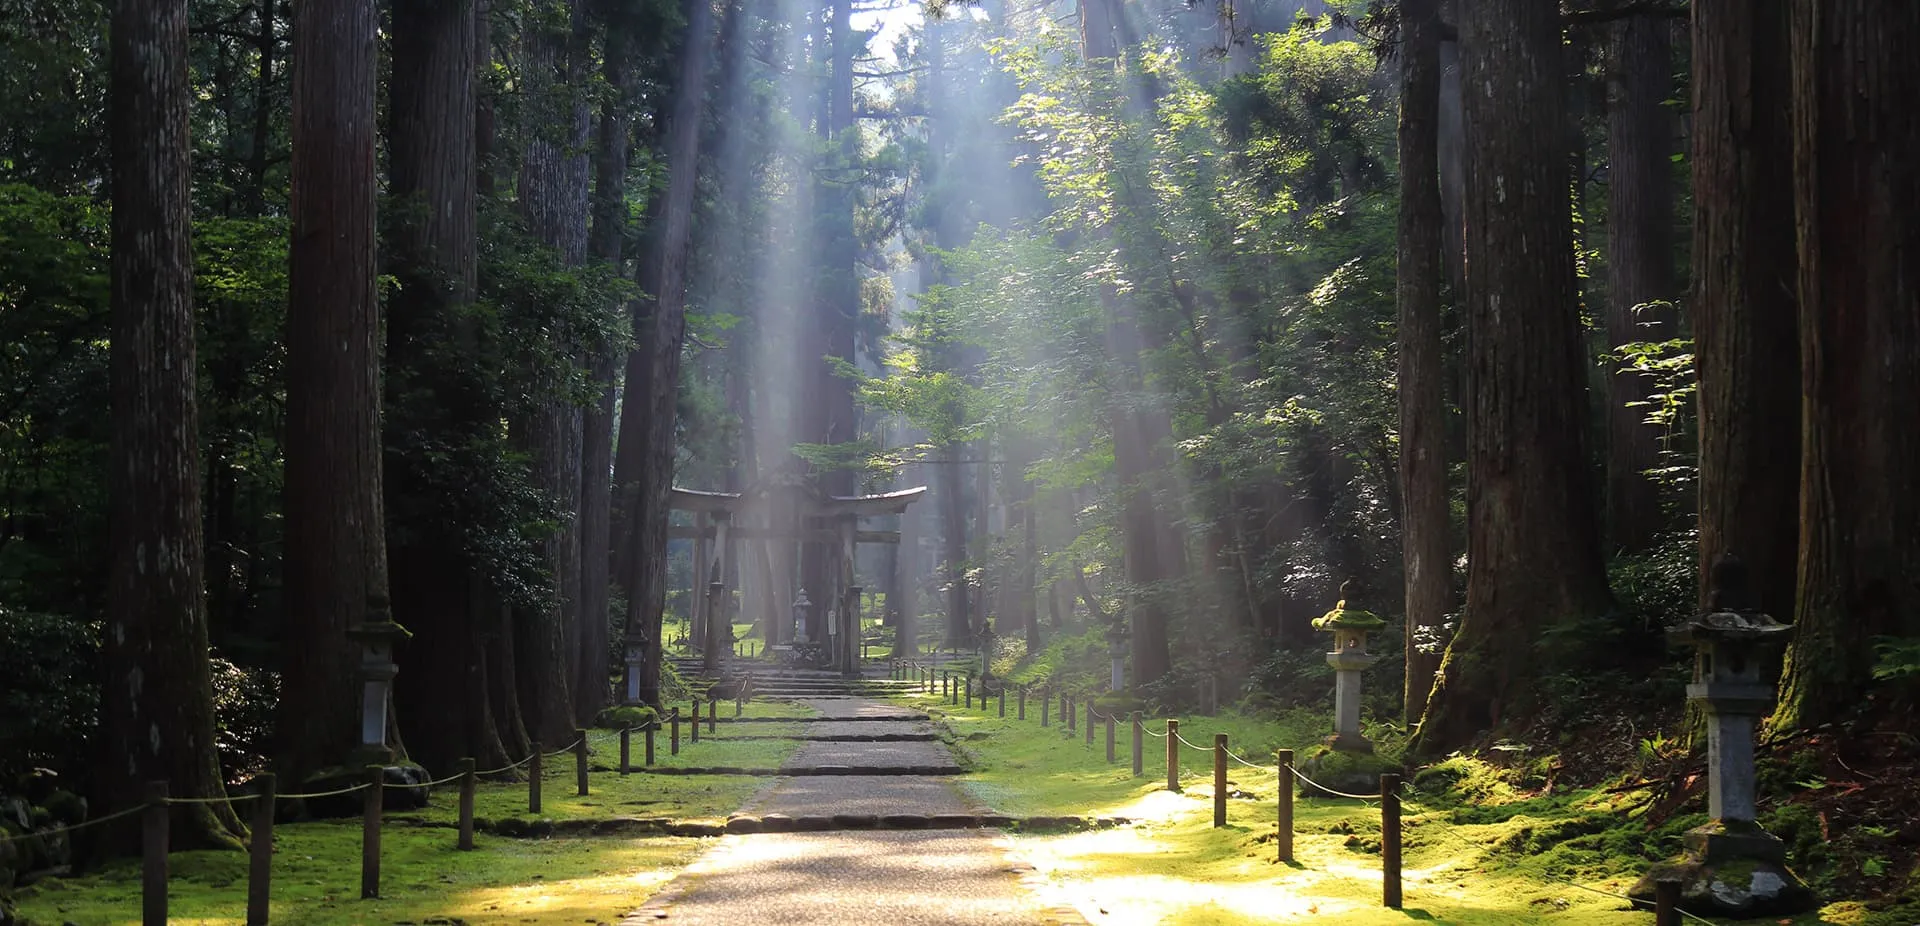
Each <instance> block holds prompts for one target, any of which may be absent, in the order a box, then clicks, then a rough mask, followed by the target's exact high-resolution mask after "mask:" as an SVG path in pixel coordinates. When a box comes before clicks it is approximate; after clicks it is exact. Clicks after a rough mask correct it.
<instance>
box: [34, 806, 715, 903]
mask: <svg viewBox="0 0 1920 926" xmlns="http://www.w3.org/2000/svg"><path fill="white" fill-rule="evenodd" d="M700 843H701V840H697V839H673V838H659V839H620V840H608V839H549V840H518V839H507V838H504V837H492V836H486V835H480V836H478V837H476V839H475V850H474V851H472V852H459V851H455V849H454V833H453V831H452V830H449V829H440V828H421V827H407V826H389V827H387V828H386V830H385V832H384V833H383V834H382V836H381V872H382V879H381V899H378V900H361V899H360V864H359V859H360V825H359V822H358V821H329V822H321V823H302V824H296V825H291V826H283V827H280V828H278V832H277V833H276V838H275V852H274V866H273V905H272V913H271V916H272V921H273V922H274V923H279V924H311V926H335V924H348V923H353V924H359V923H368V924H372V923H380V924H386V923H397V922H414V923H421V922H430V921H431V920H430V918H432V917H442V918H446V920H447V921H448V922H451V921H452V920H454V919H458V920H462V921H465V922H467V923H469V924H474V926H480V924H494V923H501V924H504V923H515V924H527V923H531V924H538V926H545V924H560V923H569V924H579V923H609V922H612V921H614V920H615V919H618V918H619V916H620V915H621V914H622V913H624V912H626V911H630V910H632V909H634V908H635V907H638V906H639V905H640V904H641V903H642V902H644V901H645V900H646V898H647V897H648V896H650V895H652V894H653V893H654V891H656V890H658V889H659V887H660V886H661V885H663V884H665V883H666V882H667V881H668V880H669V879H671V878H672V877H673V874H674V872H675V871H677V870H678V869H679V868H680V867H681V866H683V865H685V864H686V863H687V862H688V861H690V860H691V859H692V858H693V856H694V855H695V854H696V853H697V852H698V851H699V848H700ZM168 864H169V866H170V868H171V873H172V875H173V877H172V879H171V881H170V882H169V884H170V892H169V909H168V912H169V917H168V922H170V923H178V924H195V926H216V924H218V926H227V924H238V923H241V922H243V921H244V919H245V913H246V897H247V857H246V855H245V854H243V853H238V852H179V853H175V854H174V855H172V856H171V857H170V858H169V859H168ZM19 912H20V914H21V915H22V916H24V917H26V918H27V920H28V921H29V922H34V923H55V924H58V923H69V922H70V923H77V924H82V926H95V924H122V923H138V922H140V865H139V862H138V860H129V861H125V862H120V863H116V864H114V865H112V866H110V867H108V868H106V869H105V870H103V871H100V872H98V873H96V874H92V875H89V876H87V877H84V878H74V879H54V880H50V881H46V882H43V883H41V884H39V885H36V886H34V887H32V888H29V889H28V890H27V891H26V892H25V893H24V894H23V895H22V896H21V897H20V898H19Z"/></svg>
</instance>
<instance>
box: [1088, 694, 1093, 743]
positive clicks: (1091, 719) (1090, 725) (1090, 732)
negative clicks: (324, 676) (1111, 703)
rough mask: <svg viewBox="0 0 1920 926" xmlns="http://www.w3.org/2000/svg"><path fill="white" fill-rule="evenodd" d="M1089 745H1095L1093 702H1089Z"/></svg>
mask: <svg viewBox="0 0 1920 926" xmlns="http://www.w3.org/2000/svg"><path fill="white" fill-rule="evenodd" d="M1087 745H1089V746H1091V745H1093V702H1092V701H1088V702H1087Z"/></svg>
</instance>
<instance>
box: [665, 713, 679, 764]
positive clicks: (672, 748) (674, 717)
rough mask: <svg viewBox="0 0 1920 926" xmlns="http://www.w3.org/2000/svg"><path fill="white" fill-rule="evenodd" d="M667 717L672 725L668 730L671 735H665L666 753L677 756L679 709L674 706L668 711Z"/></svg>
mask: <svg viewBox="0 0 1920 926" xmlns="http://www.w3.org/2000/svg"><path fill="white" fill-rule="evenodd" d="M667 719H668V721H670V722H671V724H672V727H673V728H672V730H670V731H669V733H670V734H671V735H669V736H668V737H667V755H670V756H677V755H679V754H680V709H679V708H677V707H676V708H673V709H672V710H671V711H669V712H668V713H667Z"/></svg>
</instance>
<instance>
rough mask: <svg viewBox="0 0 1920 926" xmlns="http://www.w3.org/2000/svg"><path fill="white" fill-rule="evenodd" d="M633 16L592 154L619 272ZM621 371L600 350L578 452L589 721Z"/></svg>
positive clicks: (606, 601) (599, 225)
mask: <svg viewBox="0 0 1920 926" xmlns="http://www.w3.org/2000/svg"><path fill="white" fill-rule="evenodd" d="M636 12H637V11H636V10H634V9H632V8H630V7H627V6H616V7H615V8H614V9H613V11H612V15H611V17H610V19H609V20H608V22H607V29H606V57H605V61H604V63H603V65H602V70H601V76H602V77H603V78H604V79H605V81H606V84H607V86H608V87H609V88H610V89H611V91H612V93H611V95H610V96H609V97H608V98H607V100H606V102H604V103H603V104H601V107H600V125H599V135H598V139H597V142H596V144H595V147H594V156H593V228H592V232H591V235H590V237H589V239H588V241H587V250H588V252H589V254H590V256H591V257H592V258H593V259H594V260H597V261H602V262H605V263H606V264H608V265H610V266H611V267H612V268H613V271H614V273H615V274H619V273H620V272H621V270H622V269H623V267H624V261H625V254H624V253H623V252H624V247H623V246H624V243H625V241H626V235H627V208H628V207H627V171H628V169H629V166H630V163H629V162H630V160H631V151H632V147H633V145H632V141H633V112H634V110H635V108H636V107H637V106H638V103H639V99H638V98H639V77H640V74H639V68H637V67H636V66H635V64H636V62H635V61H634V60H632V59H633V57H634V55H635V54H636V52H637V45H636V41H637V39H638V36H637V35H636V34H635V32H636V23H635V22H634V16H635V14H636ZM618 372H619V365H618V361H617V358H615V357H614V356H613V355H612V354H611V353H607V352H596V353H595V355H594V356H593V358H592V359H591V361H590V373H591V376H592V381H593V383H594V385H595V393H596V395H597V398H596V400H595V403H594V405H592V406H591V407H589V408H587V409H586V412H585V415H584V416H583V419H582V422H581V448H580V634H579V637H580V648H579V654H578V656H577V660H578V665H579V671H578V672H577V674H576V675H575V677H574V680H573V696H574V716H575V717H576V718H577V719H578V720H579V721H580V722H581V723H586V722H588V721H590V720H591V719H592V718H593V717H594V715H595V714H598V713H599V712H600V709H601V708H603V707H605V706H606V705H607V700H608V694H609V691H608V684H609V672H610V668H611V666H610V665H609V659H610V658H611V656H610V654H609V650H608V643H609V642H610V641H609V640H608V635H609V633H610V632H611V631H610V627H611V615H610V612H609V608H610V606H611V602H610V597H611V593H612V583H613V575H612V555H613V551H612V542H613V472H612V470H613V423H614V418H613V416H614V409H615V407H616V397H617V392H618V388H617V386H616V379H617V374H618Z"/></svg>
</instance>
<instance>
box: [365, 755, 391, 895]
mask: <svg viewBox="0 0 1920 926" xmlns="http://www.w3.org/2000/svg"><path fill="white" fill-rule="evenodd" d="M386 777H387V770H386V769H385V768H383V767H381V766H378V765H369V766H367V799H366V802H365V803H363V804H361V806H360V899H361V900H375V899H378V898H379V896H380V809H381V806H382V805H383V804H384V798H385V797H386V791H387V789H386Z"/></svg>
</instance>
